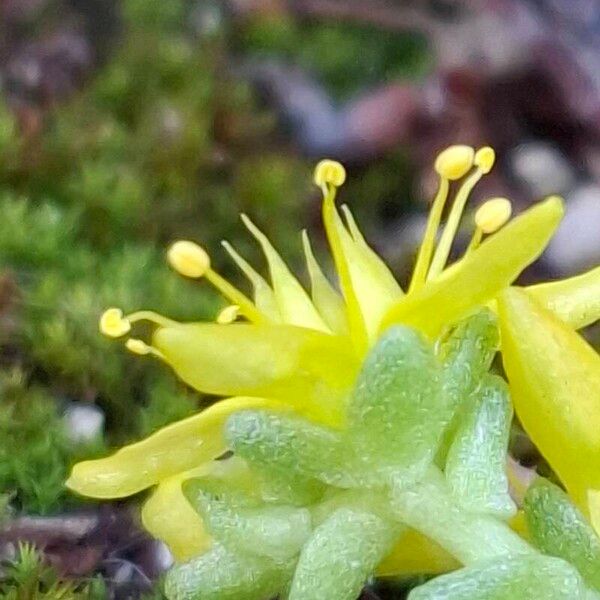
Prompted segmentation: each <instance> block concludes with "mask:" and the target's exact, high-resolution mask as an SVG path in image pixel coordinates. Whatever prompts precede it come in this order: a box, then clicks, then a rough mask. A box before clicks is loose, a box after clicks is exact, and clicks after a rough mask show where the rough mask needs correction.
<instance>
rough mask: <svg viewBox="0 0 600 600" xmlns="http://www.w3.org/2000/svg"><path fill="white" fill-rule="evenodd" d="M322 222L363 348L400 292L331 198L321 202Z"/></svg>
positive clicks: (352, 221)
mask: <svg viewBox="0 0 600 600" xmlns="http://www.w3.org/2000/svg"><path fill="white" fill-rule="evenodd" d="M348 212H349V211H348ZM323 221H324V223H325V228H326V231H327V237H328V239H329V245H330V246H331V251H332V254H333V257H334V260H335V263H336V268H337V271H338V274H339V277H340V285H341V288H342V292H343V294H344V298H345V300H346V304H347V306H348V320H349V322H350V327H351V331H352V334H353V337H354V339H355V342H356V343H357V345H358V347H359V348H362V349H364V348H365V347H366V346H367V345H368V344H369V342H373V341H374V340H375V339H377V333H378V327H379V323H380V321H381V318H382V317H383V315H384V314H385V313H386V312H387V311H388V309H389V308H391V307H392V306H393V305H394V303H395V302H397V301H398V299H399V298H401V297H402V296H403V292H402V289H401V288H400V286H399V285H398V284H397V283H396V282H395V280H394V278H393V276H392V275H391V273H390V272H389V270H388V268H387V267H386V266H385V264H384V263H383V261H382V260H381V259H380V258H379V257H378V256H377V255H376V254H375V252H373V250H372V249H371V248H369V246H367V244H366V242H365V241H364V238H363V237H362V235H361V234H360V232H359V231H358V228H357V227H356V224H355V223H354V220H353V219H352V217H351V216H350V220H349V222H350V224H351V228H352V231H353V234H354V236H355V237H353V236H352V235H351V234H350V233H349V232H348V230H347V229H346V227H345V226H344V223H343V222H342V219H341V218H340V215H339V213H338V211H337V209H336V207H335V204H334V202H333V198H331V197H326V198H325V201H324V203H323Z"/></svg>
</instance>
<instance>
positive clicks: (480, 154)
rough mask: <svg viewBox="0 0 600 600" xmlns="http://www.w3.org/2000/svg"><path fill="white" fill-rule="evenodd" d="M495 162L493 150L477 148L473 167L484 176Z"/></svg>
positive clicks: (485, 147) (486, 147) (487, 147)
mask: <svg viewBox="0 0 600 600" xmlns="http://www.w3.org/2000/svg"><path fill="white" fill-rule="evenodd" d="M495 160H496V153H495V152H494V149H493V148H490V147H489V146H484V147H483V148H479V150H477V152H475V160H474V162H475V166H476V167H478V168H479V170H480V171H481V172H482V173H483V174H484V175H486V174H487V173H489V172H490V171H491V170H492V167H493V166H494V162H495Z"/></svg>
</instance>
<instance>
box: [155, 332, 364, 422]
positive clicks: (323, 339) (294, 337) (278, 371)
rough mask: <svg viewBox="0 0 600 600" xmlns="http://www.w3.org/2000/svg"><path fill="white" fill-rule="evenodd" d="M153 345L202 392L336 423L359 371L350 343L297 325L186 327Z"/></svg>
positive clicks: (160, 334)
mask: <svg viewBox="0 0 600 600" xmlns="http://www.w3.org/2000/svg"><path fill="white" fill-rule="evenodd" d="M153 345H154V346H155V347H156V349H157V350H158V351H159V352H160V353H161V354H162V355H163V357H164V359H165V360H166V362H167V363H169V364H170V365H171V367H172V368H173V369H174V370H175V372H176V373H177V375H178V376H179V377H180V378H181V379H183V381H185V382H186V383H187V384H189V385H191V386H192V387H194V388H195V389H197V390H200V391H201V392H205V393H209V394H219V395H224V396H225V395H247V396H261V397H265V398H277V399H279V400H281V401H282V402H285V403H287V404H291V405H293V406H295V407H296V408H297V409H298V411H299V412H303V413H304V414H307V415H308V416H311V417H313V418H316V419H320V420H323V421H325V422H329V423H337V422H339V420H340V418H341V415H342V414H343V410H344V404H345V399H346V397H347V394H348V391H349V388H350V387H351V385H352V383H353V380H354V377H355V375H356V372H357V370H358V364H357V359H356V357H355V355H354V353H353V350H352V348H349V347H348V346H349V344H348V342H347V340H346V339H345V338H343V337H339V336H333V335H327V334H325V333H321V332H318V331H314V330H312V329H304V328H301V327H294V326H291V325H275V324H274V325H250V324H247V323H239V324H231V325H218V324H214V323H190V324H182V325H178V326H175V327H162V328H159V329H158V330H157V331H156V332H155V334H154V341H153Z"/></svg>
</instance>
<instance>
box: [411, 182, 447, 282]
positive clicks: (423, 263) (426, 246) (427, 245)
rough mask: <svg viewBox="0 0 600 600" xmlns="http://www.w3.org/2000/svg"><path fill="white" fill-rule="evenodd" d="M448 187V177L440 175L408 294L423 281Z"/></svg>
mask: <svg viewBox="0 0 600 600" xmlns="http://www.w3.org/2000/svg"><path fill="white" fill-rule="evenodd" d="M449 189H450V186H449V184H448V179H446V178H445V177H441V176H440V186H439V188H438V191H437V194H436V195H435V198H434V200H433V204H432V206H431V210H430V211H429V217H428V219H427V226H426V228H425V234H424V235H423V241H422V243H421V247H420V248H419V254H418V256H417V262H416V264H415V269H414V271H413V276H412V279H411V282H410V286H409V288H408V293H409V294H410V293H411V292H415V291H417V290H418V289H420V288H421V287H423V284H424V283H425V279H426V277H427V271H428V269H429V265H430V263H431V255H432V254H433V246H434V244H435V238H436V236H437V232H438V229H439V227H440V221H441V220H442V212H443V211H444V206H445V205H446V200H447V199H448V190H449Z"/></svg>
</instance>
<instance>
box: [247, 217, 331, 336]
mask: <svg viewBox="0 0 600 600" xmlns="http://www.w3.org/2000/svg"><path fill="white" fill-rule="evenodd" d="M242 220H243V221H244V225H246V227H247V228H248V229H249V231H250V233H251V234H252V235H253V236H254V237H255V238H256V240H257V241H258V243H259V244H260V245H261V247H262V250H263V252H264V253H265V256H266V258H267V262H268V263H269V271H270V273H271V281H272V282H273V289H274V291H275V298H276V300H277V305H278V307H279V312H280V313H281V317H282V319H283V322H284V323H288V324H290V325H298V326H299V327H308V328H310V329H317V330H319V331H326V332H328V331H329V328H328V327H327V325H325V323H324V322H323V319H322V318H321V317H320V315H319V313H318V312H317V309H316V308H315V307H314V305H313V303H312V302H311V300H310V298H309V297H308V294H307V293H306V292H305V291H304V288H303V287H302V286H301V285H300V282H299V281H298V280H297V279H296V278H295V277H294V276H293V275H292V273H291V272H290V270H289V269H288V267H287V265H286V264H285V262H284V261H283V259H282V258H281V256H279V253H278V252H277V251H276V250H275V248H273V246H272V245H271V242H270V241H269V238H268V237H267V236H266V235H265V234H264V233H263V232H262V231H260V229H258V227H256V225H254V223H253V222H252V221H251V220H250V219H249V218H248V217H247V216H246V215H242Z"/></svg>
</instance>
